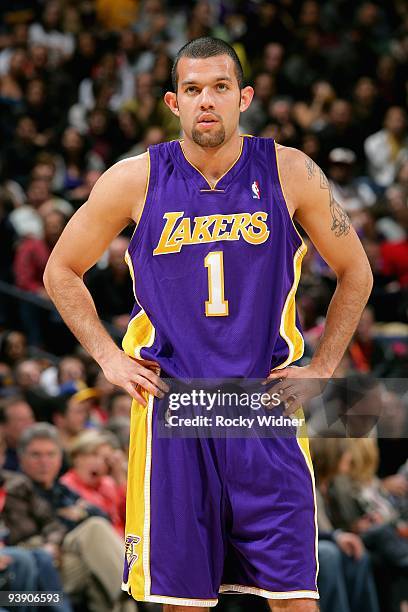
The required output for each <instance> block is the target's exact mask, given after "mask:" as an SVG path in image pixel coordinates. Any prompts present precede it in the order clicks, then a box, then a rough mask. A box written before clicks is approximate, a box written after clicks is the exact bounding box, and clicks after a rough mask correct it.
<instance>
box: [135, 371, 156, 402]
mask: <svg viewBox="0 0 408 612" xmlns="http://www.w3.org/2000/svg"><path fill="white" fill-rule="evenodd" d="M132 382H133V383H136V384H139V385H140V386H141V387H143V389H145V390H146V391H148V392H149V393H150V394H151V395H154V396H155V397H158V398H159V399H162V398H163V397H164V391H162V390H161V389H159V388H158V387H157V386H156V385H154V384H153V383H152V382H151V381H150V380H149V379H148V378H147V377H146V378H145V377H144V376H142V375H141V374H136V375H135V376H133V379H132Z"/></svg>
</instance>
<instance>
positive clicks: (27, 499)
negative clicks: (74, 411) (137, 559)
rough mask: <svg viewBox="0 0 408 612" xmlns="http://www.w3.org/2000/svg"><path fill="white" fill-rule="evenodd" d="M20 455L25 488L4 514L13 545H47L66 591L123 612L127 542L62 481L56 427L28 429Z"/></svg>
mask: <svg viewBox="0 0 408 612" xmlns="http://www.w3.org/2000/svg"><path fill="white" fill-rule="evenodd" d="M18 454H19V457H20V462H21V467H22V471H23V473H24V477H22V478H23V484H22V485H20V486H14V488H13V489H12V491H11V493H10V499H8V498H9V496H8V498H7V501H8V503H7V502H6V506H5V512H4V517H5V521H6V523H7V527H8V528H9V529H10V540H11V542H12V543H14V544H18V543H20V542H25V544H33V543H34V542H35V543H36V545H37V546H38V545H41V544H42V546H43V547H45V548H46V549H47V550H48V552H50V553H51V554H52V555H53V557H54V560H55V562H56V563H57V564H58V566H59V568H60V571H61V576H62V581H63V585H64V589H65V590H66V592H67V593H69V594H72V595H74V596H76V597H78V596H79V595H80V594H81V593H83V594H85V596H86V603H87V605H88V608H89V610H91V611H92V612H111V611H112V610H114V609H115V610H116V609H119V607H118V608H116V607H115V606H117V605H118V606H119V599H120V589H119V586H118V585H120V583H121V574H122V569H123V542H122V540H121V538H120V537H119V536H118V535H117V533H116V532H115V530H114V528H113V527H112V525H111V523H110V522H109V521H108V520H107V519H106V518H105V517H104V515H103V513H102V512H101V511H99V510H98V509H97V508H95V507H94V506H91V505H89V504H87V503H86V502H85V500H83V499H81V498H80V497H79V496H78V495H77V494H76V493H74V492H73V491H71V490H70V489H68V488H67V487H66V486H64V485H63V484H61V483H60V482H59V481H58V474H59V471H60V468H61V462H62V445H61V443H60V440H59V437H58V432H57V430H56V429H55V427H53V426H52V425H50V424H48V423H37V424H35V425H33V426H32V427H30V428H28V429H27V430H26V431H25V432H24V434H23V435H22V437H21V439H20V442H19V446H18ZM23 488H24V491H23V490H22V489H23ZM39 508H41V509H42V515H41V518H40V519H39V518H38V509H39ZM17 511H18V514H17ZM17 517H18V518H17ZM107 551H109V552H108V554H107Z"/></svg>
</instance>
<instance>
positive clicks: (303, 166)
mask: <svg viewBox="0 0 408 612" xmlns="http://www.w3.org/2000/svg"><path fill="white" fill-rule="evenodd" d="M276 144H277V146H276V156H277V164H278V167H279V176H280V179H281V183H282V189H283V191H284V193H285V195H286V200H287V201H288V204H289V207H290V209H291V210H293V211H295V210H296V209H298V208H299V207H300V206H302V203H304V202H309V201H312V200H313V197H314V195H315V191H316V189H317V188H318V187H319V188H320V182H321V180H322V179H321V178H320V175H322V176H323V177H324V175H323V173H322V171H321V170H320V168H319V167H318V165H317V164H315V162H314V161H313V160H312V159H311V158H310V157H309V156H308V155H306V154H305V153H303V151H300V149H296V148H295V147H285V146H283V145H280V144H278V143H276ZM326 180H327V179H326Z"/></svg>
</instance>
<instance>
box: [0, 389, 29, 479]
mask: <svg viewBox="0 0 408 612" xmlns="http://www.w3.org/2000/svg"><path fill="white" fill-rule="evenodd" d="M33 423H34V414H33V411H32V409H31V406H30V405H29V404H27V402H26V401H25V400H24V398H23V397H21V396H17V395H16V396H14V397H10V398H8V399H5V400H2V403H1V406H0V425H1V429H2V433H3V435H4V439H5V441H6V445H7V448H6V459H5V463H4V468H5V469H6V470H13V471H17V470H18V469H19V459H18V455H17V446H18V443H19V441H20V438H21V435H22V434H23V432H24V431H25V430H26V429H27V428H28V427H31V425H33Z"/></svg>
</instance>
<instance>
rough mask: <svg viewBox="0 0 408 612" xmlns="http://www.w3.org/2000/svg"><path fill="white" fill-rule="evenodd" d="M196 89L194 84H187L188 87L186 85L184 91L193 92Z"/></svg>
mask: <svg viewBox="0 0 408 612" xmlns="http://www.w3.org/2000/svg"><path fill="white" fill-rule="evenodd" d="M196 91H197V87H195V86H194V85H189V86H188V87H186V93H195V92H196Z"/></svg>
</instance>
